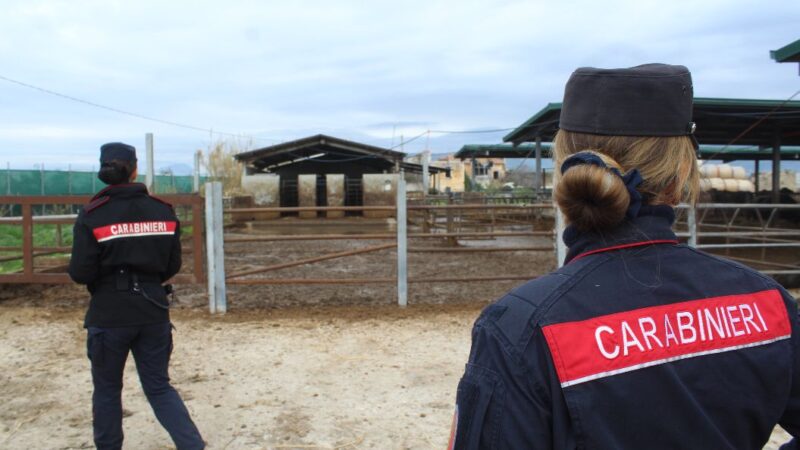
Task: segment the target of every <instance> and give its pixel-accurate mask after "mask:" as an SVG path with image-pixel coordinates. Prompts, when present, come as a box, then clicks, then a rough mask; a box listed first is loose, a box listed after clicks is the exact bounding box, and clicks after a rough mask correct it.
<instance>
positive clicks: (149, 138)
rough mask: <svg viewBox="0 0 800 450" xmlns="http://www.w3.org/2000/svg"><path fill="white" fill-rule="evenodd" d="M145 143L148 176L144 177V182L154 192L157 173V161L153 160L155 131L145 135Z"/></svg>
mask: <svg viewBox="0 0 800 450" xmlns="http://www.w3.org/2000/svg"><path fill="white" fill-rule="evenodd" d="M144 145H145V148H146V152H147V156H146V157H147V176H146V177H145V179H144V180H145V181H144V184H145V186H147V190H148V191H150V192H154V191H155V189H154V188H155V180H156V173H155V163H154V162H153V133H147V134H145V135H144Z"/></svg>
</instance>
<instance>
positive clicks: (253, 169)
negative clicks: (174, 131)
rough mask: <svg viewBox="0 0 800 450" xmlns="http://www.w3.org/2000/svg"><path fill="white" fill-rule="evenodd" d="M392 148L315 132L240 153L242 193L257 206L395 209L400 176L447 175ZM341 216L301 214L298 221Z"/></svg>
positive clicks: (330, 212) (336, 212) (335, 212)
mask: <svg viewBox="0 0 800 450" xmlns="http://www.w3.org/2000/svg"><path fill="white" fill-rule="evenodd" d="M406 156H407V155H406V154H405V153H403V152H399V151H396V150H392V149H388V148H382V147H377V146H374V145H369V144H363V143H360V142H354V141H349V140H345V139H340V138H337V137H333V136H327V135H324V134H318V135H315V136H309V137H306V138H303V139H298V140H294V141H289V142H283V143H280V144H276V145H272V146H269V147H264V148H259V149H256V150H252V151H248V152H244V153H240V154H238V155H236V159H237V160H238V161H239V162H240V163H242V164H244V166H245V171H244V176H243V180H242V187H243V189H244V190H245V191H246V192H248V193H249V194H250V195H252V196H253V199H254V203H255V204H256V205H258V206H280V207H297V206H371V205H393V204H394V202H395V196H396V188H397V179H398V177H399V176H401V174H402V175H403V176H405V174H422V173H423V172H424V171H425V169H427V173H428V174H436V173H447V169H443V168H440V167H434V166H430V167H427V168H426V167H424V166H423V165H421V164H415V163H411V162H407V161H405V158H406ZM318 215H322V216H326V217H341V216H342V215H344V212H341V211H327V212H326V213H325V214H321V213H320V214H317V212H315V211H312V212H308V211H306V212H301V213H300V216H301V217H312V216H313V217H317V216H318Z"/></svg>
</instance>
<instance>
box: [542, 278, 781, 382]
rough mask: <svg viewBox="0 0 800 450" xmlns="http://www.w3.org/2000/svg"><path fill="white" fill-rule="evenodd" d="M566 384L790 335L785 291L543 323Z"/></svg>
mask: <svg viewBox="0 0 800 450" xmlns="http://www.w3.org/2000/svg"><path fill="white" fill-rule="evenodd" d="M542 331H543V332H544V336H545V339H546V340H547V345H548V347H549V348H550V353H551V354H552V356H553V362H554V364H555V367H556V372H557V374H558V378H559V381H560V382H561V386H562V387H568V386H572V385H576V384H580V383H585V382H587V381H592V380H596V379H598V378H604V377H609V376H613V375H617V374H620V373H625V372H630V371H633V370H639V369H644V368H646V367H651V366H655V365H659V364H665V363H668V362H671V361H676V360H680V359H686V358H694V357H698V356H702V355H708V354H713V353H721V352H727V351H732V350H738V349H742V348H747V347H755V346H759V345H766V344H770V343H772V342H776V341H779V340H783V339H788V338H789V337H790V336H791V333H792V330H791V324H790V322H789V316H788V314H787V312H786V306H785V305H784V302H783V298H782V296H781V294H780V292H779V291H778V290H775V289H772V290H767V291H760V292H754V293H752V294H741V295H728V296H723V297H712V298H706V299H702V300H692V301H686V302H681V303H674V304H671V305H663V306H653V307H649V308H641V309H635V310H633V311H626V312H621V313H616V314H609V315H605V316H600V317H595V318H592V319H588V320H582V321H577V322H566V323H559V324H553V325H548V326H545V327H543V328H542Z"/></svg>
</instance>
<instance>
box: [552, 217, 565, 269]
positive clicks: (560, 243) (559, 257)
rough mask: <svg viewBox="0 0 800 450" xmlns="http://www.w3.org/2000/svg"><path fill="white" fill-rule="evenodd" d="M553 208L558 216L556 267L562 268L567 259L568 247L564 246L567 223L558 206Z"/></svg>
mask: <svg viewBox="0 0 800 450" xmlns="http://www.w3.org/2000/svg"><path fill="white" fill-rule="evenodd" d="M553 208H554V209H555V211H554V213H555V216H556V266H557V267H561V266H563V265H564V260H565V259H567V245H566V244H564V239H563V237H564V228H565V223H564V216H563V215H562V214H561V210H560V209H558V205H553Z"/></svg>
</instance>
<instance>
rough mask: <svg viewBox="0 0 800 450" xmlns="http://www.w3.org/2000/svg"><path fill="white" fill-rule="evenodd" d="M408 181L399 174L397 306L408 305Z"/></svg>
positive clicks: (403, 306)
mask: <svg viewBox="0 0 800 450" xmlns="http://www.w3.org/2000/svg"><path fill="white" fill-rule="evenodd" d="M407 223H408V222H407V220H406V180H405V178H404V173H403V171H400V173H398V174H397V304H398V305H399V306H400V307H402V308H405V306H406V305H408V259H407V257H408V248H407V244H408V241H407V237H408V233H407V230H406V225H407Z"/></svg>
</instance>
